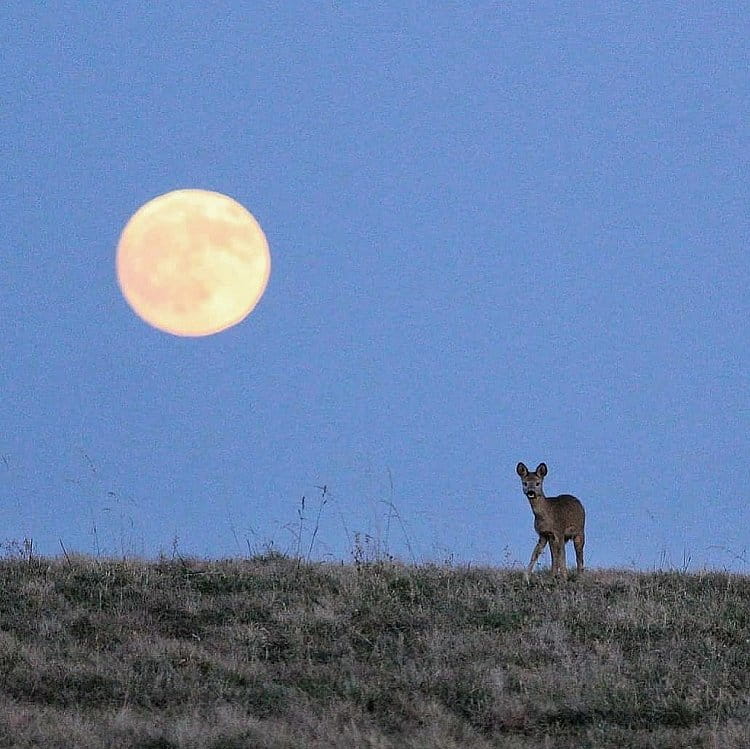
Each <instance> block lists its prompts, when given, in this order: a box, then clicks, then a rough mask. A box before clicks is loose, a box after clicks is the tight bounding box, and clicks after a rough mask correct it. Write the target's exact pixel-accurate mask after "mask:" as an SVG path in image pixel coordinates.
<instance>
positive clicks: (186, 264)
mask: <svg viewBox="0 0 750 749" xmlns="http://www.w3.org/2000/svg"><path fill="white" fill-rule="evenodd" d="M270 272H271V254H270V252H269V250H268V242H267V241H266V237H265V235H264V234H263V230H262V229H261V228H260V226H259V225H258V222H257V221H256V220H255V218H254V217H253V216H252V214H251V213H249V212H248V211H247V210H246V209H245V208H243V207H242V206H241V205H240V204H239V203H238V202H236V201H235V200H233V199H232V198H230V197H227V196H226V195H222V194H221V193H218V192H211V191H209V190H174V191H173V192H168V193H166V194H164V195H160V196H159V197H158V198H154V199H153V200H150V201H149V202H148V203H146V204H145V205H143V206H141V208H139V209H138V210H137V211H136V212H135V213H134V214H133V216H132V218H131V219H130V220H129V221H128V223H127V224H126V225H125V228H124V229H123V231H122V234H121V235H120V241H119V243H118V245H117V280H118V282H119V284H120V288H121V289H122V293H123V296H124V297H125V299H126V300H127V302H128V304H130V306H131V307H132V308H133V310H134V311H135V313H136V314H137V315H138V316H139V317H141V318H142V319H143V320H145V321H146V322H147V323H148V324H149V325H152V326H153V327H155V328H158V329H159V330H163V331H165V332H167V333H172V334H173V335H178V336H206V335H211V334H212V333H218V332H219V331H221V330H226V329H227V328H230V327H231V326H232V325H236V324H237V323H238V322H240V321H241V320H243V319H244V318H245V317H247V315H248V314H250V312H251V311H252V310H253V308H254V307H255V305H256V304H257V303H258V302H259V301H260V298H261V296H263V292H264V291H265V289H266V284H267V283H268V276H269V275H270Z"/></svg>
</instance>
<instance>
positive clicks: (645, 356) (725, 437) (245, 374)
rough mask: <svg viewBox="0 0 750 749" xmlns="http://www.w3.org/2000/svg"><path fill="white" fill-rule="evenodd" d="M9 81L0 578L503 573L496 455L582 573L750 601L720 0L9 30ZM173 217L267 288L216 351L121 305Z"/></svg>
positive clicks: (742, 70)
mask: <svg viewBox="0 0 750 749" xmlns="http://www.w3.org/2000/svg"><path fill="white" fill-rule="evenodd" d="M0 48H1V49H2V50H3V64H2V67H0V101H1V102H2V106H0V125H1V126H2V138H0V164H1V165H2V168H0V188H1V190H2V192H1V194H2V199H3V203H2V212H0V230H1V235H0V239H1V241H0V332H1V333H2V341H3V347H2V363H1V364H0V426H1V429H0V457H1V458H2V460H1V461H0V541H1V542H3V543H4V544H5V545H6V549H11V547H12V546H13V544H14V543H15V544H18V543H21V542H23V539H24V538H31V539H33V543H34V547H35V549H36V550H37V551H38V552H39V553H43V554H49V555H56V554H59V553H61V547H60V541H61V540H62V543H63V544H64V545H65V547H66V548H67V550H68V552H70V551H74V550H75V551H80V552H84V553H88V554H100V555H114V556H122V555H123V554H125V555H141V556H147V557H154V556H156V555H158V554H159V553H160V552H163V553H165V554H171V553H172V551H173V550H174V549H175V548H176V549H177V550H178V551H179V552H180V553H182V554H185V555H196V556H205V557H213V558H215V557H224V556H235V555H243V554H248V553H251V552H260V551H263V550H265V549H266V548H267V547H269V546H270V545H272V546H273V548H276V549H278V550H280V551H284V552H288V553H298V552H299V553H301V554H302V555H304V556H308V555H309V556H310V557H311V558H314V559H345V560H346V559H351V558H352V553H353V552H354V553H361V554H363V555H365V556H369V557H370V558H371V557H373V556H375V555H377V554H384V553H390V554H394V555H396V556H397V557H399V558H401V559H403V560H405V561H413V560H416V561H419V562H423V561H437V562H441V561H444V560H452V561H454V562H462V563H463V562H471V563H472V564H491V565H512V564H518V563H521V564H525V563H526V562H527V561H528V557H529V555H530V553H531V550H532V548H533V545H534V543H535V540H536V538H535V534H534V531H533V528H532V521H533V518H532V515H531V510H530V508H529V506H528V502H527V500H526V499H525V498H524V496H523V495H522V493H521V488H520V481H519V480H518V477H517V476H516V473H515V466H516V463H517V462H518V461H519V460H522V461H524V462H525V463H526V464H527V465H529V466H530V467H535V466H536V465H537V463H539V462H540V461H545V462H546V463H547V464H548V466H549V476H548V477H547V480H546V486H545V488H546V490H547V494H548V495H555V494H559V493H572V494H575V495H577V496H578V497H580V499H581V500H582V501H583V503H584V505H585V506H586V508H587V513H588V521H587V548H586V553H587V563H588V564H589V565H590V566H593V567H612V566H617V567H634V568H637V569H652V568H654V567H664V568H671V567H677V568H682V567H685V566H686V567H688V568H689V569H700V568H702V567H704V566H705V567H715V568H719V569H723V568H727V569H734V570H738V571H744V572H747V571H748V567H749V566H750V549H749V548H748V543H749V541H748V530H747V529H748V527H750V511H749V510H748V496H747V490H746V488H745V485H746V481H745V480H744V472H745V468H746V466H747V465H748V464H749V463H750V445H749V441H748V425H749V424H750V418H749V417H750V376H749V374H750V372H749V371H750V329H749V328H750V325H749V321H750V291H749V284H750V260H749V259H748V240H749V239H750V231H749V230H748V229H749V221H748V216H749V208H750V194H749V193H750V190H749V189H748V185H749V183H750V181H749V179H748V175H750V128H749V126H748V123H749V122H750V75H749V74H748V70H750V10H749V9H748V8H747V7H746V6H745V5H744V4H743V3H713V2H701V3H679V4H677V3H674V4H673V3H656V4H655V3H652V2H639V1H635V2H630V3H625V4H623V3H614V2H584V3H577V4H575V8H570V7H567V8H566V7H563V6H560V5H559V4H555V3H546V2H542V3H520V2H497V1H495V2H444V3H435V2H426V1H422V0H409V1H408V2H404V1H403V0H399V1H396V0H384V2H379V3H363V2H341V1H339V0H328V1H323V0H321V2H314V3H266V2H258V3H249V4H244V5H243V4H238V3H236V2H230V1H229V0H215V2H212V3H208V4H207V3H204V2H196V1H194V0H186V1H185V2H181V3H178V4H175V3H146V2H135V1H133V2H125V3H121V4H117V5H113V4H112V3H108V2H94V1H92V2H87V3H83V2H78V1H77V0H67V1H61V2H56V3H54V4H52V5H49V4H44V3H35V4H32V3H29V2H25V1H24V2H22V1H21V0H5V2H3V3H2V4H0ZM191 187H192V188H204V189H209V190H216V191H218V192H222V193H225V194H227V195H230V196H231V197H233V198H234V199H235V200H237V201H239V202H240V203H242V204H243V205H244V206H245V207H246V208H247V209H248V210H250V211H251V212H252V213H253V214H254V215H255V217H256V218H257V219H258V221H259V222H260V224H261V226H262V227H263V229H264V231H265V233H266V235H267V237H268V241H269V244H270V248H271V255H272V271H271V279H270V282H269V285H268V288H267V290H266V293H265V296H264V297H263V299H262V300H261V302H260V304H259V305H258V307H257V308H256V309H255V311H254V312H253V313H252V314H251V315H250V317H248V318H247V319H246V320H245V321H244V322H243V323H242V324H240V325H238V326H236V327H234V328H231V329H230V330H228V331H225V332H223V333H220V334H218V335H215V336H210V337H207V338H178V337H174V336H170V335H167V334H165V333H161V332H158V331H156V330H154V329H152V328H150V327H148V326H147V325H145V324H144V323H143V322H142V321H141V320H140V319H139V318H138V317H136V316H135V315H134V314H133V312H132V311H131V309H130V308H129V307H128V305H127V304H126V302H125V301H124V299H123V298H122V295H121V294H120V291H119V288H118V286H117V282H116V278H115V272H114V257H115V248H116V245H117V241H118V237H119V234H120V232H121V231H122V228H123V227H124V225H125V223H126V221H127V220H128V219H129V218H130V216H131V215H132V214H133V212H134V211H135V210H136V209H137V208H138V207H139V206H141V205H142V204H143V203H145V202H146V201H148V200H150V199H151V198H153V197H155V196H157V195H159V194H161V193H164V192H167V191H169V190H173V189H178V188H191ZM323 486H325V487H326V490H325V493H324V492H323V491H322V490H321V489H320V488H319V487H323ZM323 494H325V496H323ZM303 496H304V497H305V498H306V500H305V507H304V513H303V516H302V518H300V512H301V511H302V507H301V498H302V497H303ZM323 500H325V504H321V502H322V501H323ZM318 518H319V519H318ZM316 525H317V526H318V527H317V534H316V535H315V536H314V537H313V534H314V532H315V529H316ZM300 532H301V535H300ZM356 549H359V551H356ZM11 550H12V549H11ZM572 552H573V550H572V548H569V549H568V559H569V563H572V561H573V553H572ZM543 561H544V564H545V566H548V565H549V555H548V554H546V556H545V557H544V558H543Z"/></svg>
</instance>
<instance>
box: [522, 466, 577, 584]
mask: <svg viewBox="0 0 750 749" xmlns="http://www.w3.org/2000/svg"><path fill="white" fill-rule="evenodd" d="M516 473H517V474H518V475H519V476H520V477H521V484H522V485H523V493H524V494H525V495H526V496H527V497H528V499H529V504H530V505H531V509H532V510H533V512H534V530H535V531H536V532H537V533H538V534H539V541H537V544H536V546H535V547H534V551H533V552H532V553H531V561H530V562H529V566H528V567H527V568H526V573H525V575H524V577H525V578H526V580H527V581H528V580H529V577H530V575H531V571H532V570H533V569H534V565H535V564H536V560H537V559H539V555H540V554H541V553H542V552H543V551H544V547H545V546H546V545H547V542H549V549H550V552H551V553H552V574H553V575H562V576H563V577H567V576H568V566H567V564H566V562H565V542H566V541H570V540H571V539H573V545H574V546H575V549H576V567H577V569H578V574H580V573H581V572H583V544H584V542H585V540H586V539H585V535H584V530H583V526H584V524H585V522H586V512H585V510H584V509H583V505H582V504H581V502H580V500H579V499H577V498H576V497H574V496H572V495H570V494H561V495H560V496H559V497H545V496H544V489H542V482H543V481H544V477H545V476H546V475H547V466H546V464H544V463H540V464H539V465H538V466H537V467H536V471H529V469H528V468H526V466H525V465H524V464H523V463H519V464H518V465H517V466H516Z"/></svg>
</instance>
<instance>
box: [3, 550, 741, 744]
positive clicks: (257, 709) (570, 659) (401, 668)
mask: <svg viewBox="0 0 750 749" xmlns="http://www.w3.org/2000/svg"><path fill="white" fill-rule="evenodd" d="M749 675H750V578H747V577H744V576H736V575H726V574H713V573H711V574H682V573H652V574H645V573H634V572H625V571H592V572H589V573H587V574H586V575H584V576H583V577H582V578H581V579H578V580H576V579H571V580H570V581H568V582H565V583H555V582H554V581H553V580H552V579H550V577H549V575H548V574H547V573H546V572H541V573H539V574H538V575H536V576H535V577H534V578H533V579H532V582H531V584H530V585H526V584H525V583H524V581H523V578H522V575H521V574H520V573H519V572H516V571H508V570H497V569H484V568H465V567H462V568H451V567H440V566H419V567H410V566H409V567H408V566H402V565H398V564H392V563H369V564H352V565H336V564H315V563H297V562H296V561H295V560H293V559H289V558H286V557H282V556H277V555H267V556H262V557H256V558H253V559H249V560H228V561H216V562H209V561H198V560H179V559H177V560H162V561H159V562H142V561H119V562H118V561H99V560H91V559H85V558H70V559H61V560H59V559H58V560H46V559H31V560H28V559H27V560H8V561H5V562H2V563H0V746H3V747H5V746H8V747H11V746H12V747H36V746H44V747H70V746H75V747H78V748H79V749H85V748H86V747H91V748H92V749H94V748H96V749H101V748H102V747H112V748H113V749H114V748H115V747H117V749H123V748H124V747H143V748H144V749H145V748H146V747H150V748H151V749H171V748H174V749H183V748H186V747H191V748H192V747H195V749H198V748H200V749H206V748H208V749H235V748H236V749H239V748H240V747H268V748H269V749H270V748H273V749H282V748H287V747H288V748H291V747H294V748H295V749H296V748H297V747H341V748H342V749H343V748H344V747H346V748H347V749H351V748H352V747H378V748H379V749H386V748H391V747H393V749H406V748H410V747H424V749H448V748H449V747H544V746H548V747H551V746H554V747H556V748H557V747H598V748H600V747H618V748H620V747H630V746H632V747H666V746H669V747H690V748H691V749H695V748H696V747H722V748H724V747H746V746H750V696H749V695H750V676H749Z"/></svg>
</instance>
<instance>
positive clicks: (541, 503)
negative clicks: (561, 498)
mask: <svg viewBox="0 0 750 749" xmlns="http://www.w3.org/2000/svg"><path fill="white" fill-rule="evenodd" d="M527 499H528V500H529V504H530V505H531V509H532V510H533V511H534V515H541V516H544V515H546V514H547V512H548V511H549V500H548V499H547V497H545V496H544V494H541V493H540V494H537V495H536V496H535V497H534V498H533V499H532V498H531V497H527Z"/></svg>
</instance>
